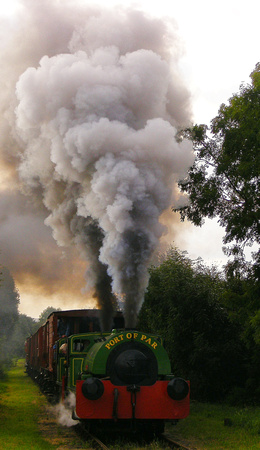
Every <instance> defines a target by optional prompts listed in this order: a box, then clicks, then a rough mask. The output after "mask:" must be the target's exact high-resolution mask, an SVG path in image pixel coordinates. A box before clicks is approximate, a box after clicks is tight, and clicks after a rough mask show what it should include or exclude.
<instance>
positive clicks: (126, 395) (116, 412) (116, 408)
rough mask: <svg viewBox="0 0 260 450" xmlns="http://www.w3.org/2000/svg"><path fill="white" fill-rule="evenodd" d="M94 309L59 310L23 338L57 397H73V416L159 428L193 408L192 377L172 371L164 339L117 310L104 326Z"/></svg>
mask: <svg viewBox="0 0 260 450" xmlns="http://www.w3.org/2000/svg"><path fill="white" fill-rule="evenodd" d="M98 313H99V312H98V311H97V310H76V311H56V312H53V313H52V314H50V316H49V317H48V319H47V321H46V323H45V324H44V325H43V326H41V327H40V328H39V329H38V331H37V332H36V333H35V334H34V335H33V336H31V337H29V338H28V339H27V341H26V370H27V372H28V374H29V375H30V376H31V377H32V378H34V379H35V380H36V381H37V382H38V383H39V385H40V387H41V388H42V390H43V391H44V392H45V393H46V394H48V395H51V396H52V397H55V398H56V399H57V398H59V397H61V398H62V399H64V398H65V397H66V396H67V395H68V393H69V392H73V393H74V394H75V396H76V407H75V410H74V411H73V414H72V417H73V418H74V419H76V420H80V421H84V422H85V424H87V425H88V427H90V426H92V425H97V424H98V425H99V426H100V423H102V424H103V425H106V424H109V427H111V425H112V424H117V425H119V426H120V427H121V426H122V427H124V428H125V429H135V430H136V429H138V428H140V427H141V429H142V430H143V429H146V428H147V429H148V430H149V431H150V430H152V431H153V432H156V433H157V432H158V433H160V432H162V431H163V429H164V423H165V421H178V420H179V419H183V418H185V417H187V416H188V414H189V382H187V381H185V380H183V379H182V378H177V377H175V376H174V375H172V374H171V367H170V361H169V357H168V355H167V352H166V350H165V348H164V347H163V342H162V339H161V338H160V337H159V336H157V335H154V334H148V333H143V332H140V331H137V330H128V329H127V330H126V329H124V319H123V316H122V313H121V312H117V313H116V314H115V316H114V319H113V327H114V328H113V330H112V332H101V330H100V326H99V317H98Z"/></svg>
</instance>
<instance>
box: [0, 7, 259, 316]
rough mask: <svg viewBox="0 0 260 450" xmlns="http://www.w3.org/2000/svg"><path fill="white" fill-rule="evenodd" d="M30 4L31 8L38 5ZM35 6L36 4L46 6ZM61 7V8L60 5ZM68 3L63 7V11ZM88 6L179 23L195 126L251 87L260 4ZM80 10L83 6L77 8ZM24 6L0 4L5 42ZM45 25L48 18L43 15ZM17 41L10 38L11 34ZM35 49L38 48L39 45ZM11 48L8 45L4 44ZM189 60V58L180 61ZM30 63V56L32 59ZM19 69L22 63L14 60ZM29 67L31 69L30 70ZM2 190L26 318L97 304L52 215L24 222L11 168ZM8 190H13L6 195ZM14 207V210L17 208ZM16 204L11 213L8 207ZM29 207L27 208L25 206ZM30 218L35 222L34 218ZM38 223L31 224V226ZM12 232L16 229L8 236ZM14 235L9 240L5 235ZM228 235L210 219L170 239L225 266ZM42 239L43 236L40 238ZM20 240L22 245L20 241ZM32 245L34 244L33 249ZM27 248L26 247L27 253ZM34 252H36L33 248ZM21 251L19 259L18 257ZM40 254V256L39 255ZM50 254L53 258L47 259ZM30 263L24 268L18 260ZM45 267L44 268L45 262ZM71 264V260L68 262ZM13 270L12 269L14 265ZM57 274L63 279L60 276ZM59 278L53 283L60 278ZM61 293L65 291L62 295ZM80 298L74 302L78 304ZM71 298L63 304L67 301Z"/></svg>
mask: <svg viewBox="0 0 260 450" xmlns="http://www.w3.org/2000/svg"><path fill="white" fill-rule="evenodd" d="M24 3H27V4H30V0H28V1H25V2H24ZM41 3H44V2H38V1H37V0H35V1H34V2H32V4H34V5H35V4H39V5H41ZM58 3H59V2H58ZM62 3H63V2H62V1H61V2H60V5H62ZM81 3H83V4H85V5H89V4H94V5H97V4H98V5H102V4H104V3H105V4H106V5H111V8H114V11H115V15H116V5H118V4H119V5H120V4H121V5H124V6H127V5H129V6H130V5H131V6H133V5H134V6H135V7H136V8H138V9H141V10H143V11H146V12H148V13H149V14H151V15H154V16H157V17H165V18H167V19H169V18H171V19H172V20H174V21H175V22H176V29H177V30H178V36H179V40H178V52H179V72H180V74H181V77H182V79H183V82H184V84H185V85H186V87H187V89H188V90H189V91H190V92H191V106H192V114H193V121H194V122H197V123H206V124H209V123H210V121H211V119H212V118H214V117H215V116H216V115H217V112H218V108H219V106H220V105H221V103H226V102H227V101H228V99H229V98H230V97H231V96H232V94H233V93H235V92H237V91H238V90H239V86H240V84H241V83H242V82H249V80H250V79H249V74H250V72H252V70H253V69H254V67H255V65H256V63H257V62H258V61H259V60H260V58H259V13H260V3H259V1H258V0H248V1H247V2H245V1H235V0H229V1H224V0H220V1H218V2H208V1H206V0H197V1H196V2H194V1H192V0H186V1H185V0H182V1H179V2H174V1H172V2H169V1H168V0H160V2H158V1H156V2H154V1H146V0H142V1H140V2H128V1H126V0H124V1H123V2H116V1H112V0H106V1H105V2H102V1H95V2H92V3H90V2H84V1H82V2H81ZM74 4H75V2H74ZM21 8H22V7H21V6H20V8H19V2H15V1H9V2H7V3H6V5H4V4H3V3H1V5H0V14H1V18H2V19H1V40H2V41H4V37H5V30H6V26H7V24H8V23H10V21H12V20H13V19H14V18H15V17H16V14H17V11H19V10H20V9H21ZM42 20H43V21H44V16H43V17H42ZM8 38H10V32H9V34H8ZM31 45H32V48H33V46H34V43H33V42H32V43H31ZM2 47H3V45H2ZM180 55H181V57H180ZM28 60H30V58H28ZM13 63H14V64H15V62H13ZM25 68H26V64H25ZM0 176H1V184H2V188H3V187H4V186H5V185H6V186H7V187H8V195H7V194H6V193H5V195H4V196H3V198H2V200H1V208H2V211H1V214H2V216H1V217H2V221H3V215H4V209H5V208H6V209H5V210H7V209H8V215H9V219H8V220H6V221H5V222H4V223H5V225H4V227H3V228H2V236H7V237H6V239H5V238H4V240H5V242H2V243H0V247H1V251H2V255H1V256H2V259H1V263H2V264H5V263H6V264H7V266H8V267H9V269H10V270H11V272H12V273H13V274H14V278H15V281H16V284H17V286H18V288H19V291H20V294H21V305H20V310H21V312H23V313H26V314H28V315H31V316H34V317H37V316H38V315H39V313H40V312H41V311H42V310H43V309H44V308H46V307H47V306H49V305H53V306H60V307H62V308H63V307H65V308H66V309H70V308H72V307H85V306H90V305H91V302H90V303H87V301H86V300H84V298H83V299H82V294H81V293H79V294H78V292H80V289H83V288H84V282H83V283H81V281H80V277H81V276H82V273H84V263H83V262H82V261H81V260H80V261H79V260H78V257H77V254H76V252H75V251H74V250H73V249H72V250H69V252H71V253H69V255H68V254H66V255H64V253H63V250H62V248H61V247H58V246H57V247H55V246H54V245H53V242H52V241H53V239H52V237H51V233H50V231H49V228H47V227H46V226H45V225H44V218H45V212H44V211H42V216H41V214H38V215H37V217H35V218H34V219H33V220H31V217H32V206H31V205H27V206H26V208H27V209H26V211H25V209H24V205H23V207H22V208H23V211H22V212H21V214H20V215H18V216H16V214H17V211H18V210H19V205H21V202H20V201H19V198H18V196H17V194H16V193H15V194H14V191H12V189H10V180H11V181H12V183H13V180H14V178H13V175H10V174H9V171H8V174H7V172H6V167H4V168H3V166H2V168H1V167H0ZM6 192H7V191H6ZM10 203H11V204H12V207H10ZM7 205H8V208H7ZM20 207H21V206H20ZM11 217H19V219H16V220H15V222H16V226H17V221H18V220H19V221H20V223H19V229H20V230H23V233H24V238H23V239H22V240H21V239H20V238H18V237H17V233H13V236H16V238H13V246H12V248H11V247H10V244H9V245H8V244H7V243H8V239H9V237H8V236H9V234H8V233H9V232H10V228H11V227H14V220H12V219H11ZM26 217H30V221H28V220H27V219H26ZM28 224H30V225H28ZM36 229H37V230H38V232H39V230H40V235H41V236H42V238H41V239H42V242H43V243H44V249H43V246H42V248H40V245H38V246H37V251H36V250H35V248H36V247H35V245H34V244H33V242H34V240H36V239H39V238H38V237H37V236H36V234H35V230H36ZM7 230H8V231H7ZM5 233H6V234H5ZM222 235H223V232H222V230H221V229H220V228H219V227H218V226H216V223H212V222H210V223H209V221H207V222H206V225H205V226H203V227H202V228H199V229H198V228H195V227H193V226H190V225H188V224H183V225H182V226H178V227H174V230H173V233H172V234H171V233H169V235H168V236H167V238H165V241H167V244H168V243H171V242H173V239H174V243H175V244H176V245H177V246H178V247H179V248H180V249H181V250H187V251H188V254H189V256H190V257H191V258H197V257H202V258H203V260H204V261H205V262H207V263H211V262H212V263H219V264H221V263H222V262H224V260H225V259H224V257H223V253H222V251H221V247H222ZM38 236H39V234H38ZM16 240H17V242H15V241H16ZM29 243H30V244H29ZM23 246H24V247H26V248H23ZM29 247H30V248H29ZM17 253H19V256H18V255H17ZM33 253H35V254H34V256H32V254H33ZM46 253H48V256H50V255H51V257H46ZM62 258H63V261H65V260H66V263H65V264H64V265H63V266H62V267H60V265H59V264H58V265H59V268H58V269H57V267H56V266H57V260H62ZM14 259H16V260H17V261H18V260H19V261H20V260H22V261H23V262H19V264H18V263H17V264H14V263H13V261H14ZM40 260H41V261H42V262H43V264H44V267H43V266H42V265H41V263H40V262H39V261H40ZM68 260H69V262H68ZM33 261H34V264H35V261H38V264H37V265H38V266H39V267H37V270H35V271H34V273H33V275H32V273H30V270H29V266H30V265H31V264H32V262H33ZM12 264H13V266H12ZM10 266H11V267H10ZM56 271H57V272H59V274H58V275H57V276H56ZM71 272H75V273H76V275H75V278H74V279H73V282H74V285H75V287H74V289H73V290H70V287H69V285H70V284H71V283H70V279H69V278H70V274H71ZM54 273H55V276H54V275H53V280H52V275H51V274H54ZM65 274H66V277H67V280H66V281H67V282H65V285H64V287H63V289H61V290H60V291H59V289H58V286H57V284H59V280H60V279H61V278H62V277H64V275H65ZM41 278H42V279H44V280H49V282H50V284H52V289H50V288H49V287H48V288H47V287H46V286H47V284H46V283H45V282H41V281H40V279H41ZM55 291H56V292H57V293H58V294H56V293H55ZM72 296H73V299H74V300H73V304H72V302H71V298H72ZM61 298H63V301H61Z"/></svg>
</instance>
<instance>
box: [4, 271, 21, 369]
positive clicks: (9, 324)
mask: <svg viewBox="0 0 260 450" xmlns="http://www.w3.org/2000/svg"><path fill="white" fill-rule="evenodd" d="M1 271H2V274H1V275H2V278H1V285H0V378H1V377H2V376H3V375H4V369H5V366H6V365H8V364H9V363H10V354H9V350H8V343H9V340H10V338H11V336H12V333H13V330H14V326H15V323H16V321H17V320H18V304H19V300H20V298H19V293H18V291H17V289H16V287H15V283H14V280H13V277H12V275H11V274H10V272H9V270H8V269H7V268H6V267H2V268H1Z"/></svg>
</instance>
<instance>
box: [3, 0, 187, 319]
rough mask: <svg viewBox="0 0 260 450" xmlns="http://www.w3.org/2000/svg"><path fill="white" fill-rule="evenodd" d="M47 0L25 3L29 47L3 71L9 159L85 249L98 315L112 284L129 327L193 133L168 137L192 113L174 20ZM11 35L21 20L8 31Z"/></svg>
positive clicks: (66, 236)
mask: <svg viewBox="0 0 260 450" xmlns="http://www.w3.org/2000/svg"><path fill="white" fill-rule="evenodd" d="M46 3H47V4H48V8H44V16H42V13H43V11H42V8H43V6H42V5H41V2H40V4H39V3H38V2H30V1H28V0H27V1H25V2H24V5H25V9H24V12H23V14H24V17H23V22H22V23H23V24H27V25H30V26H29V27H28V33H29V36H31V38H33V42H34V44H35V47H34V51H33V52H32V50H31V49H32V45H31V42H32V40H31V39H28V41H26V42H25V44H21V45H22V48H21V55H20V58H21V59H22V55H23V54H24V60H22V63H20V64H18V66H19V70H18V69H17V75H20V77H19V80H17V79H15V76H13V84H12V81H11V82H10V86H11V87H13V86H14V82H15V83H16V98H15V97H14V96H12V101H11V102H9V104H8V107H7V106H6V111H7V112H6V111H5V117H7V118H8V123H9V124H11V126H12V133H13V137H14V138H15V139H13V140H12V145H9V148H10V149H11V151H8V153H7V157H6V161H7V160H8V158H9V161H10V160H11V161H14V162H13V164H14V165H16V166H17V168H18V172H19V178H20V181H21V182H22V184H23V189H26V191H27V193H29V194H30V195H34V196H36V198H37V200H38V201H39V200H42V202H43V204H44V207H45V208H46V210H48V211H49V216H48V217H47V219H46V220H45V223H46V224H47V225H49V226H50V227H51V228H52V230H53V235H54V237H55V239H56V240H57V242H58V244H59V245H62V246H69V245H76V246H77V247H78V249H79V251H80V253H81V254H82V255H83V256H84V258H85V259H87V261H88V268H87V275H86V278H87V283H88V286H89V287H90V288H93V287H94V289H95V295H96V296H97V297H98V302H99V306H100V307H101V308H102V310H103V311H104V312H103V316H102V317H103V318H102V322H103V326H104V327H107V326H109V324H110V321H111V315H112V309H113V305H114V296H113V294H119V295H123V296H124V298H125V318H126V325H127V326H128V327H130V326H134V325H135V322H136V317H137V313H138V310H139V308H140V306H141V303H142V300H143V296H144V292H145V289H146V287H147V283H148V273H147V267H148V264H149V262H150V260H151V257H152V255H153V253H154V251H155V249H156V248H157V247H158V244H159V240H160V238H161V236H162V234H163V233H165V232H166V230H165V227H163V226H162V225H161V224H160V221H159V220H160V216H161V214H162V213H163V212H164V211H166V210H167V209H168V208H169V207H170V205H172V204H173V203H174V202H176V201H177V199H178V198H179V197H178V196H179V194H178V192H177V188H176V186H177V181H178V179H179V178H181V177H183V175H184V173H185V171H186V170H187V169H188V167H189V166H190V165H191V164H192V161H193V154H192V149H191V145H190V143H188V142H185V141H184V142H182V143H178V142H177V141H176V139H175V134H176V130H177V127H178V126H179V125H184V124H185V123H187V120H188V119H189V114H190V113H189V94H188V92H187V90H186V89H185V87H184V86H183V84H182V82H181V80H180V77H179V76H178V75H177V72H178V59H179V44H178V39H177V37H176V33H175V30H174V26H173V24H172V23H170V22H169V21H168V22H165V21H163V20H159V19H153V18H150V17H148V16H146V15H145V14H144V13H142V12H140V11H135V10H131V9H123V8H120V9H117V13H116V14H115V13H114V11H113V10H112V11H110V10H106V11H104V10H99V9H97V8H89V9H80V8H78V9H77V8H76V10H75V8H74V9H73V8H71V7H70V6H69V4H68V3H66V4H65V5H62V6H59V5H60V4H59V2H46ZM42 17H44V19H45V20H41V18H42ZM37 27H38V28H37ZM37 30H38V32H37ZM61 30H62V32H61ZM30 33H31V35H30ZM19 36H21V29H19V28H18V31H17V37H16V38H14V40H13V42H17V39H18V37H19ZM40 36H46V42H45V43H44V40H42V39H41V38H40ZM25 56H26V58H27V60H28V59H29V60H30V58H31V62H30V64H27V66H28V68H27V69H26V70H25V59H26V58H25ZM38 61H39V62H38ZM16 81H17V82H16ZM10 92H12V91H11V88H10ZM14 111H15V114H14ZM5 148H6V149H7V146H5ZM17 151H18V152H19V155H18V158H17ZM10 158H11V159H10ZM12 158H13V159H12Z"/></svg>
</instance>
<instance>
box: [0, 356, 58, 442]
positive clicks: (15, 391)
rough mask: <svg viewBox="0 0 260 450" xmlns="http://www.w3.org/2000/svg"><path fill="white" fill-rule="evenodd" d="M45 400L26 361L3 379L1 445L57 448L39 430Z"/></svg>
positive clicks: (0, 389) (0, 411)
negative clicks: (40, 412) (39, 419)
mask: <svg viewBox="0 0 260 450" xmlns="http://www.w3.org/2000/svg"><path fill="white" fill-rule="evenodd" d="M41 402H42V398H41V395H40V394H39V389H38V388H37V386H35V385H34V384H33V383H32V381H31V379H30V378H29V377H26V376H25V375H24V361H23V360H21V361H18V363H17V366H16V367H14V368H13V369H11V370H10V372H9V373H8V379H7V380H6V381H4V382H2V383H0V448H2V449H19V450H23V449H24V450H25V449H26V450H29V449H33V450H45V449H46V450H47V449H50V450H51V449H54V448H57V446H52V445H51V444H50V443H49V442H47V441H45V440H44V439H43V438H42V437H41V436H40V433H39V428H38V424H37V417H38V414H39V409H40V404H41Z"/></svg>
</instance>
